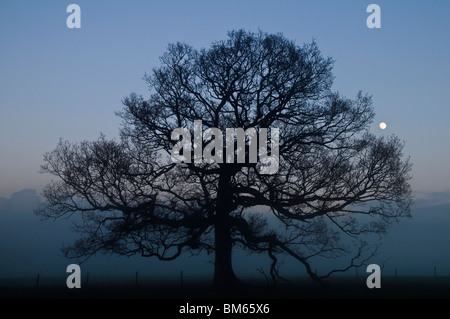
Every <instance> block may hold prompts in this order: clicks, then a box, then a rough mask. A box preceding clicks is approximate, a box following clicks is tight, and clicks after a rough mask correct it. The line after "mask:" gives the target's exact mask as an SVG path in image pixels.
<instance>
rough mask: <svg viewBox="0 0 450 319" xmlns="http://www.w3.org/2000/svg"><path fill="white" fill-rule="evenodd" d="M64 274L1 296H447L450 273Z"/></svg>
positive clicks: (5, 285) (8, 282)
mask: <svg viewBox="0 0 450 319" xmlns="http://www.w3.org/2000/svg"><path fill="white" fill-rule="evenodd" d="M65 280H66V279H65V278H40V280H39V281H38V282H37V281H36V279H32V278H15V279H0V298H1V299H3V300H5V299H151V300H161V301H162V300H184V299H189V300H195V299H211V300H212V299H219V300H222V299H223V300H225V299H233V300H235V299H242V300H244V299H253V300H261V301H264V300H269V299H275V300H298V299H355V298H356V299H450V277H398V278H395V277H383V278H382V280H381V288H379V289H377V288H373V289H369V288H367V286H366V278H365V277H360V278H354V277H336V278H332V279H331V280H329V281H327V282H324V283H323V284H320V283H317V282H313V281H312V280H309V279H299V280H292V281H291V282H290V283H280V284H279V285H278V286H277V287H273V286H268V285H266V284H262V283H259V284H256V283H254V282H253V283H252V282H250V283H248V284H247V285H246V286H243V287H239V288H236V289H229V290H223V289H222V290H217V289H214V288H213V287H212V285H211V283H210V281H201V280H196V281H192V280H191V281H190V282H184V283H180V282H176V283H174V282H164V281H159V282H157V281H153V282H152V281H149V280H141V282H138V283H136V281H134V280H127V279H120V278H116V279H111V280H108V279H102V280H97V281H91V282H88V283H87V282H82V285H81V288H80V289H76V288H74V289H69V288H67V286H66V282H65Z"/></svg>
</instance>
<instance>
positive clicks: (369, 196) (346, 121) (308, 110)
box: [37, 30, 411, 286]
mask: <svg viewBox="0 0 450 319" xmlns="http://www.w3.org/2000/svg"><path fill="white" fill-rule="evenodd" d="M332 66H333V60H332V59H331V58H325V57H323V56H322V55H321V53H320V51H319V49H318V47H317V45H316V43H314V42H312V43H308V44H305V45H303V46H298V45H296V44H295V43H294V42H293V41H290V40H288V39H286V38H285V37H284V36H283V35H281V34H268V33H264V32H258V33H251V32H247V31H244V30H237V31H232V32H229V34H228V39H226V40H223V41H217V42H214V43H212V45H211V46H210V47H209V48H205V49H201V50H196V49H194V48H192V47H191V46H189V45H187V44H183V43H175V44H170V45H169V46H168V48H167V52H166V53H164V55H163V56H162V57H161V65H160V66H159V67H157V68H155V69H154V70H153V72H152V73H151V74H148V75H146V76H145V78H144V79H145V81H146V82H147V84H148V87H149V91H150V95H149V97H148V98H144V97H142V96H139V95H137V94H134V93H132V94H130V95H129V96H128V97H126V98H124V100H123V104H124V108H123V110H122V111H121V112H120V113H118V115H119V116H120V117H121V118H122V119H123V124H122V127H121V129H120V140H119V141H116V140H108V139H107V138H106V137H104V136H101V137H100V138H99V139H98V140H96V141H84V142H81V143H71V142H67V141H60V143H59V144H58V145H57V146H56V148H55V149H54V150H53V151H51V152H48V153H46V154H45V155H44V161H45V163H44V164H43V165H42V171H43V172H44V173H50V174H52V175H54V176H56V177H57V179H56V181H54V182H52V183H50V184H49V185H47V186H46V188H45V189H44V191H43V194H44V196H45V197H46V199H47V202H46V203H45V204H44V205H43V206H41V207H40V209H39V210H38V212H37V213H38V214H40V215H42V216H44V217H48V218H58V217H61V216H67V215H71V214H77V215H80V216H81V222H79V223H78V224H77V228H76V230H77V231H79V232H80V233H81V234H82V235H83V237H82V238H80V239H79V240H78V241H76V242H75V243H74V244H73V245H72V246H69V247H65V248H64V249H63V251H64V252H65V254H66V255H67V256H69V257H74V258H79V259H83V258H87V257H89V256H92V255H94V254H96V253H97V252H100V251H109V252H113V253H116V254H120V255H134V254H140V255H142V256H145V257H156V258H159V259H160V260H167V261H169V260H173V259H175V258H177V257H178V256H180V255H181V254H182V253H184V252H186V253H191V254H196V253H198V252H201V251H206V252H208V253H214V255H215V277H214V280H215V283H216V284H217V285H219V286H226V285H231V284H233V283H234V282H236V281H237V278H236V277H235V275H234V272H233V268H232V263H231V261H232V249H233V247H234V246H239V247H241V248H243V249H245V250H248V251H251V252H255V253H264V254H267V256H268V258H269V260H270V267H269V269H270V271H269V272H270V275H271V277H272V278H273V279H274V280H276V279H278V278H279V276H280V274H279V268H278V259H279V256H280V255H289V256H291V257H292V258H293V259H295V260H297V261H299V262H300V263H301V264H302V265H303V266H304V267H305V270H306V272H307V273H308V274H309V275H310V276H311V277H312V278H314V279H320V278H323V277H327V276H329V275H330V274H332V273H333V272H335V271H344V270H347V269H349V268H350V267H356V266H359V265H361V264H362V263H363V262H365V261H366V259H367V258H368V257H369V256H371V253H370V252H366V249H365V248H366V244H365V242H364V241H363V235H364V234H383V233H384V232H386V230H387V229H388V226H389V225H390V224H391V223H392V222H393V221H396V220H397V219H398V218H399V217H403V216H408V215H409V206H410V201H411V194H410V186H409V179H410V176H409V172H410V163H409V161H408V159H404V158H403V155H402V149H403V143H402V142H401V141H400V140H399V138H397V137H395V136H390V137H377V136H375V135H374V134H371V133H370V132H369V126H370V124H371V122H372V120H373V118H374V111H373V107H372V99H371V97H370V96H369V95H367V94H363V93H362V92H359V93H357V94H356V97H355V98H354V99H348V98H345V97H343V96H341V95H340V94H339V93H337V92H333V91H332V90H331V87H332V83H333V75H332ZM198 120H201V121H202V122H201V126H202V127H201V129H203V130H207V129H212V128H218V129H220V130H221V131H222V132H225V131H226V129H227V128H242V129H243V130H247V129H250V128H254V129H255V130H256V131H258V132H261V129H263V128H267V129H268V132H270V131H271V130H273V129H274V128H276V129H278V131H279V146H278V163H277V164H278V169H277V171H276V172H275V173H273V174H261V172H260V171H259V170H258V165H260V164H258V163H254V162H251V161H249V158H250V156H251V154H250V145H249V144H250V140H249V138H248V136H247V137H246V140H245V141H246V144H247V145H246V146H245V150H243V151H245V158H246V161H245V162H244V163H242V161H241V162H240V163H239V162H237V161H234V163H227V162H226V161H224V162H212V163H211V162H208V161H204V160H202V161H200V163H199V162H194V161H191V162H188V161H184V162H183V163H175V162H174V161H172V160H171V151H172V149H173V147H174V146H175V145H176V143H178V142H179V141H180V140H179V139H178V138H175V139H173V138H172V137H173V136H172V133H173V132H174V130H176V129H177V128H186V129H188V130H189V131H190V132H192V131H194V130H195V127H194V121H198ZM214 137H215V139H216V138H217V136H214ZM210 138H211V141H209V140H201V141H198V140H197V141H195V140H194V142H193V143H191V144H190V147H192V152H193V153H195V148H197V147H201V148H204V147H207V146H208V144H209V143H212V141H213V140H214V139H212V136H210ZM222 144H223V147H222V148H220V147H215V150H214V151H213V153H214V152H215V154H217V152H223V153H225V148H226V146H227V145H225V142H223V143H222ZM216 145H217V144H216ZM272 148H273V141H272V142H269V143H268V144H267V151H269V152H270V151H271V149H272ZM238 151H239V148H236V154H235V155H237V152H238ZM348 239H351V240H352V241H354V242H356V243H355V245H356V246H352V245H349V242H348ZM352 247H357V249H356V252H354V251H353V252H352V249H351V248H352ZM349 252H352V254H351V255H349V265H348V267H345V268H343V269H332V270H330V272H327V273H324V274H318V273H316V272H315V271H313V268H312V266H311V260H312V258H313V257H318V256H322V257H333V258H334V257H338V256H342V255H345V254H346V253H349ZM372 252H373V251H372Z"/></svg>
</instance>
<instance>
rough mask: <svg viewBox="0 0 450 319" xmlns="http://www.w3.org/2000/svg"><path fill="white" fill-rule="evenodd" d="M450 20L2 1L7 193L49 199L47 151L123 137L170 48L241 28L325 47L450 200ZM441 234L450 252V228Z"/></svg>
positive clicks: (405, 12)
mask: <svg viewBox="0 0 450 319" xmlns="http://www.w3.org/2000/svg"><path fill="white" fill-rule="evenodd" d="M71 3H76V4H78V5H79V6H80V8H81V28H80V29H69V28H68V27H67V25H66V19H67V17H68V16H69V14H70V13H67V12H66V8H67V6H68V5H69V4H71ZM371 3H376V4H378V5H379V6H380V8H381V28H380V29H369V28H368V27H367V25H366V19H367V17H368V16H369V13H367V12H366V8H367V6H368V5H369V4H371ZM449 12H450V1H411V0H409V1H406V0H405V1H399V0H397V1H381V0H376V1H375V0H373V1H312V0H311V1H267V0H266V1H256V0H253V1H250V0H249V1H235V0H233V1H206V0H205V1H143V0H142V1H105V0H104V1H100V0H98V1H91V0H71V1H65V0H51V1H50V0H40V1H16V0H2V1H1V2H0V48H1V49H0V70H1V72H0V197H3V198H9V197H10V196H11V195H12V194H14V193H16V192H18V191H20V190H23V189H26V188H30V189H33V190H36V191H37V192H38V193H39V192H40V191H41V190H42V188H43V186H45V184H46V183H48V182H49V181H50V179H51V178H52V177H51V176H47V175H41V174H40V173H39V169H40V165H41V164H43V154H44V153H45V152H47V151H51V150H53V149H54V148H55V146H56V145H57V143H58V140H59V138H63V139H66V140H69V141H70V142H80V141H82V140H95V139H97V138H98V137H99V135H100V134H101V133H104V134H105V135H106V137H108V138H117V137H118V132H119V127H120V122H121V119H120V118H119V117H118V116H116V115H115V112H117V111H120V110H121V109H122V107H123V106H122V103H121V100H122V99H123V98H124V97H126V96H127V95H129V94H130V93H131V92H136V93H137V94H142V95H143V96H144V97H148V96H149V92H148V89H147V85H146V83H145V81H144V80H143V76H144V75H145V73H150V72H151V71H152V68H154V67H158V66H159V65H160V62H159V57H160V56H161V55H162V54H163V53H164V52H165V50H166V47H167V45H168V44H169V43H173V42H177V41H180V42H185V43H187V44H190V45H192V46H193V47H194V48H196V49H200V48H202V47H208V46H209V45H210V44H211V43H212V42H214V41H217V40H223V39H226V38H227V32H228V31H231V30H234V29H241V28H243V29H246V30H248V31H253V32H257V31H258V30H262V31H265V32H269V33H278V32H280V33H283V34H284V36H285V37H286V38H288V39H292V40H294V41H295V42H296V43H297V44H298V45H302V44H303V43H305V42H311V41H312V40H315V41H316V43H317V45H318V47H319V49H320V50H321V52H322V54H323V55H324V56H330V57H332V58H333V59H334V60H335V64H334V69H333V74H334V76H335V81H334V85H333V88H332V89H333V90H334V91H339V92H340V93H341V94H342V95H344V96H346V97H348V98H354V97H355V96H356V94H357V93H358V91H359V90H362V91H363V92H367V93H368V94H370V95H372V96H373V101H374V110H375V113H376V116H375V120H374V122H373V124H372V132H373V133H375V134H376V135H386V136H388V135H391V134H395V135H397V136H398V137H400V139H402V140H404V141H405V143H406V146H405V149H404V154H405V156H410V158H411V162H412V164H413V169H412V175H413V179H412V181H411V185H412V188H413V191H414V192H415V194H419V193H420V194H425V193H427V194H429V193H431V192H442V193H435V195H436V194H439V196H436V197H435V198H438V199H439V200H441V201H444V202H445V203H448V201H449V198H450V197H445V196H446V195H445V194H449V190H450V142H449V139H450V125H449V121H450V54H449V52H450V19H449ZM380 122H385V123H386V124H387V128H386V129H385V130H381V129H380V128H379V123H380ZM442 194H444V195H445V196H444V195H442ZM32 195H33V194H32ZM449 196H450V195H449ZM442 214H443V213H442ZM442 214H441V215H442ZM441 215H439V216H441ZM442 216H443V215H442ZM445 216H448V214H447V213H446V215H445ZM442 220H444V221H445V223H447V224H445V225H448V222H449V218H448V217H445V218H444V219H442ZM441 225H444V224H443V223H441ZM430 229H431V231H432V228H430ZM405 232H406V230H405ZM441 234H442V236H441V237H440V238H441V239H442V240H441V241H440V242H439V243H441V244H442V245H448V241H449V237H448V235H447V234H448V231H447V230H446V229H442V232H441ZM419 239H420V238H418V239H417V240H419ZM408 244H409V245H411V243H408ZM444 247H448V246H442V249H443V248H444ZM395 249H398V247H397V248H395V247H393V248H392V247H391V250H395ZM426 250H427V248H426V247H425V248H424V249H423V251H426ZM437 255H439V256H440V257H441V258H445V260H446V262H447V264H449V263H450V261H449V260H448V257H443V256H442V254H440V251H436V256H437ZM402 258H406V259H407V258H408V257H402ZM444 265H445V264H444ZM11 267H12V266H11ZM427 267H428V266H427Z"/></svg>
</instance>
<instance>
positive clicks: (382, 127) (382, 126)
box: [380, 122, 386, 130]
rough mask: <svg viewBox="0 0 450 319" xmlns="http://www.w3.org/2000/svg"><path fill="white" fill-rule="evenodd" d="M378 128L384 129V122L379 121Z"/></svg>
mask: <svg viewBox="0 0 450 319" xmlns="http://www.w3.org/2000/svg"><path fill="white" fill-rule="evenodd" d="M380 128H381V129H382V130H384V129H385V128H386V123H384V122H381V123H380Z"/></svg>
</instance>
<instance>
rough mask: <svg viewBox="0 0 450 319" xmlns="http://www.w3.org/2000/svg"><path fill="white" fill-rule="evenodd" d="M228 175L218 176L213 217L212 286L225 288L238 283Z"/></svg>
mask: <svg viewBox="0 0 450 319" xmlns="http://www.w3.org/2000/svg"><path fill="white" fill-rule="evenodd" d="M229 180H230V176H229V175H227V174H223V175H221V176H220V180H219V187H218V192H217V207H216V219H215V236H214V240H215V249H216V251H215V267H214V287H216V288H219V289H224V290H226V289H227V288H232V287H235V286H236V285H238V284H239V280H238V279H237V277H236V275H235V274H234V271H233V266H232V258H231V255H232V249H233V241H232V239H231V225H230V219H229V213H230V211H231V209H232V196H231V190H230V185H229Z"/></svg>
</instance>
